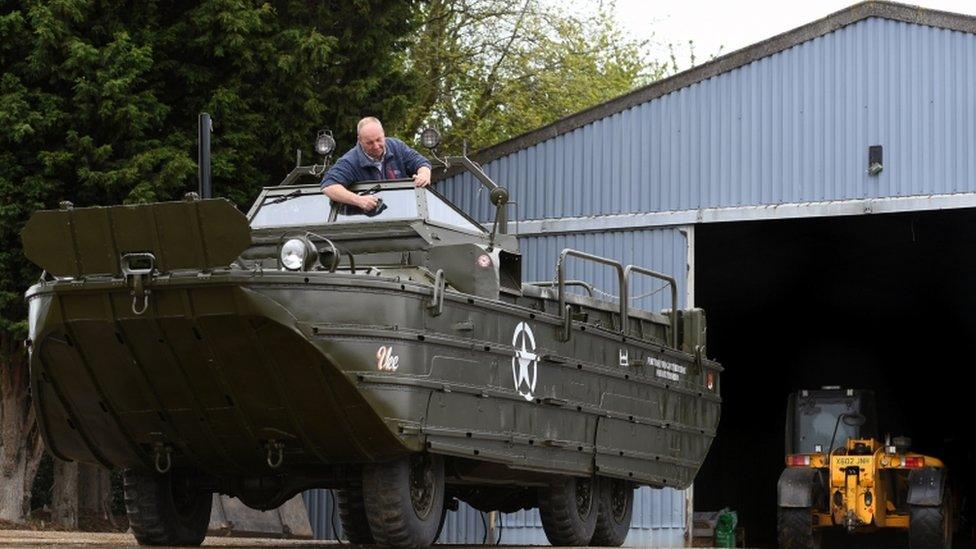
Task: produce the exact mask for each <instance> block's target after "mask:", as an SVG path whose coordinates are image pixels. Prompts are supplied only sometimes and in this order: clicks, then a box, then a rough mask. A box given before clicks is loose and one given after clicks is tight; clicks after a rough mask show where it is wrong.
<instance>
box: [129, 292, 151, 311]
mask: <svg viewBox="0 0 976 549" xmlns="http://www.w3.org/2000/svg"><path fill="white" fill-rule="evenodd" d="M151 293H152V290H143V292H142V306H141V307H140V306H139V297H140V296H139V295H137V294H136V292H135V290H133V291H131V292H129V294H130V295H132V313H133V314H135V315H137V316H138V315H141V314H143V313H145V312H146V309H148V308H149V294H151Z"/></svg>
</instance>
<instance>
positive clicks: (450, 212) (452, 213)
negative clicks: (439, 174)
mask: <svg viewBox="0 0 976 549" xmlns="http://www.w3.org/2000/svg"><path fill="white" fill-rule="evenodd" d="M425 194H426V196H427V218H428V219H430V220H431V221H435V222H438V223H445V224H447V225H453V226H455V227H460V228H462V229H467V230H469V231H475V232H478V233H483V232H485V229H484V228H483V227H481V226H480V225H477V224H475V223H473V222H472V221H471V220H470V219H468V218H467V217H465V216H464V215H462V214H461V213H460V212H458V211H457V210H455V209H454V207H453V206H451V205H450V204H448V203H447V202H446V201H445V200H444V199H443V198H441V197H440V196H438V195H436V194H434V193H433V192H431V191H430V189H427V192H426V193H425Z"/></svg>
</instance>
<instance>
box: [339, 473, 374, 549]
mask: <svg viewBox="0 0 976 549" xmlns="http://www.w3.org/2000/svg"><path fill="white" fill-rule="evenodd" d="M335 495H336V505H337V506H338V507H339V522H340V523H341V524H342V533H343V535H344V536H345V537H346V539H347V540H349V543H352V544H354V545H373V544H374V543H376V540H374V539H373V532H372V530H370V529H369V520H368V519H367V518H366V506H365V504H364V503H363V488H362V485H359V486H355V487H350V488H346V489H344V490H336V491H335Z"/></svg>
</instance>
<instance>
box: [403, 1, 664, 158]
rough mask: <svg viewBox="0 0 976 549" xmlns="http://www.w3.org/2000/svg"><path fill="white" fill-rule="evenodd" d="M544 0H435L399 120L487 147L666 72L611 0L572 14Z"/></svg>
mask: <svg viewBox="0 0 976 549" xmlns="http://www.w3.org/2000/svg"><path fill="white" fill-rule="evenodd" d="M565 7H566V6H563V5H558V4H555V3H548V2H542V1H541V0H524V1H523V2H521V3H519V4H514V5H513V4H510V3H507V2H499V1H498V0H432V1H431V2H429V3H427V4H425V5H424V7H423V8H422V11H423V14H424V21H425V22H424V31H423V35H424V40H423V41H422V42H420V43H418V44H417V45H416V46H415V47H414V48H413V49H412V50H411V52H410V61H411V68H412V69H413V70H414V71H416V72H417V73H418V74H419V76H418V78H417V79H418V81H420V82H421V83H422V89H421V90H420V93H419V95H418V101H417V102H416V103H415V104H414V105H413V106H412V108H411V109H410V112H409V116H408V118H407V121H406V123H405V126H406V128H408V129H410V130H416V129H419V128H421V127H422V126H424V125H425V124H434V125H435V126H438V127H440V128H442V129H443V130H444V132H443V133H444V134H445V149H457V148H459V145H460V142H461V141H462V140H466V141H467V142H468V144H469V146H470V147H471V148H472V149H478V148H482V147H486V146H489V145H492V144H495V143H498V142H500V141H504V140H506V139H509V138H511V137H515V136H517V135H519V134H522V133H525V132H527V131H530V130H533V129H535V128H538V127H540V126H544V125H546V124H548V123H550V122H553V121H555V120H557V119H559V118H562V117H564V116H568V115H570V114H573V113H575V112H578V111H580V110H583V109H585V108H587V107H590V106H593V105H596V104H599V103H602V102H604V101H606V100H608V99H611V98H613V97H616V96H619V95H622V94H624V93H627V92H629V91H631V90H633V89H634V88H635V87H637V86H639V85H642V84H644V83H647V82H650V81H653V80H657V79H658V78H661V77H662V76H664V75H665V74H666V73H667V72H668V70H669V67H668V66H666V65H662V64H659V63H656V62H652V61H650V58H649V55H648V52H647V49H648V47H647V46H648V45H647V44H646V43H644V42H640V41H636V40H634V39H631V38H629V37H628V36H626V35H625V34H623V33H622V32H621V30H620V29H619V28H618V27H617V25H616V24H615V22H614V20H613V18H612V16H611V12H612V4H611V5H602V4H601V5H600V7H599V8H598V9H596V11H595V12H593V13H590V14H588V15H587V14H584V15H582V16H579V15H570V14H568V13H566V10H565Z"/></svg>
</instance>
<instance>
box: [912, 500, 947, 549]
mask: <svg viewBox="0 0 976 549" xmlns="http://www.w3.org/2000/svg"><path fill="white" fill-rule="evenodd" d="M952 530H953V524H952V498H951V497H950V495H949V488H948V487H946V488H945V490H944V491H943V493H942V504H941V505H939V506H938V507H926V506H923V505H912V506H911V511H910V517H909V522H908V547H909V548H910V549H949V548H950V547H952Z"/></svg>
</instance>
